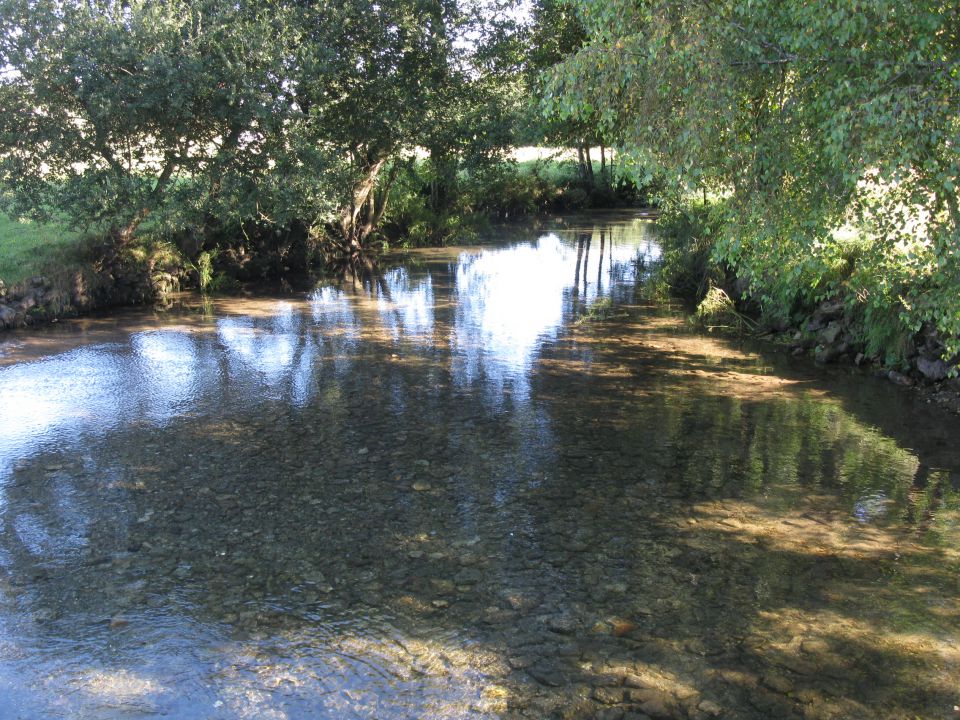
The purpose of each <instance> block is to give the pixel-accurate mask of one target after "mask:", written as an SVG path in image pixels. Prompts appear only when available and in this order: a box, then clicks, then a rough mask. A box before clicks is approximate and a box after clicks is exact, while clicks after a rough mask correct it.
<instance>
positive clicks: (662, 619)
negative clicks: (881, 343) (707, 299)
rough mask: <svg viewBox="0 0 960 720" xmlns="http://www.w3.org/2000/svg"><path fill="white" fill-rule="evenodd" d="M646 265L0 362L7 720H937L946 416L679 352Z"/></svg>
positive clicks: (321, 293) (959, 498) (123, 326)
mask: <svg viewBox="0 0 960 720" xmlns="http://www.w3.org/2000/svg"><path fill="white" fill-rule="evenodd" d="M658 254H659V249H658V247H657V244H656V229H655V226H654V225H653V224H651V223H650V222H649V221H647V220H644V219H642V218H634V217H630V216H628V215H624V214H606V215H598V216H592V217H591V216H580V217H569V218H558V219H554V220H551V221H548V222H544V223H541V225H539V226H536V227H534V226H532V225H530V226H513V227H510V228H505V229H502V230H501V231H499V232H498V233H497V234H496V237H495V238H494V239H492V240H490V241H489V242H487V243H484V244H482V245H478V246H476V247H464V248H444V249H436V250H424V251H417V252H413V253H410V254H409V255H408V256H405V257H403V258H395V259H393V260H389V261H387V262H386V263H385V264H384V266H383V273H382V277H381V278H379V279H377V280H375V281H372V282H371V281H366V282H357V283H345V284H341V285H319V286H317V287H316V288H315V289H313V290H311V291H309V292H303V293H289V294H286V295H283V296H276V297H272V296H257V297H245V296H244V297H236V298H219V299H213V300H204V299H203V298H200V297H198V296H185V297H184V298H182V300H181V301H180V302H179V303H178V304H177V306H176V307H174V308H172V309H170V310H168V311H165V312H155V311H143V310H140V311H126V312H120V313H116V314H113V315H110V316H108V317H99V318H88V319H84V320H76V321H65V322H61V323H59V324H57V325H52V326H49V327H46V328H39V329H36V330H33V331H31V332H29V333H11V334H9V335H8V336H6V337H5V338H2V339H0V718H4V719H6V718H24V719H28V718H29V719H30V720H34V719H37V718H78V719H79V718H83V719H85V720H86V719H90V718H96V719H100V718H111V719H112V718H124V719H129V718H148V717H150V718H152V717H157V716H166V717H176V718H257V719H270V720H274V719H275V720H287V719H289V720H293V719H296V718H311V719H312V718H337V719H339V718H377V719H388V718H389V719H392V718H477V719H480V718H484V719H487V718H550V717H555V718H566V719H569V720H574V719H579V718H584V719H586V718H598V719H600V720H617V719H623V720H626V719H630V718H633V719H635V720H639V719H640V718H644V717H649V718H696V719H701V718H702V719H706V718H711V717H723V718H757V719H759V718H890V719H891V720H892V719H893V718H907V717H909V718H953V717H955V714H956V713H955V706H957V705H960V491H958V478H960V442H958V441H960V420H958V418H956V417H953V416H950V415H946V414H943V413H942V412H941V411H939V410H936V409H935V408H933V406H931V405H927V404H924V403H923V402H922V400H921V399H919V398H918V397H917V396H916V395H915V394H913V393H911V392H910V391H907V390H904V389H902V388H895V387H892V386H890V385H889V384H888V383H883V382H881V381H879V380H875V379H872V378H870V377H868V376H867V375H865V374H863V373H861V372H859V371H854V370H852V369H849V368H834V369H823V368H817V367H815V366H813V365H812V364H811V363H810V362H809V361H808V360H804V359H794V358H791V357H789V356H787V355H786V354H784V353H778V352H775V351H772V350H771V349H770V348H768V347H766V348H765V347H763V346H757V345H752V344H750V343H747V342H738V341H735V340H732V339H724V338H722V337H718V336H715V335H711V334H709V333H703V332H700V331H697V330H695V329H693V328H691V327H690V326H688V325H687V324H686V323H685V321H684V318H683V314H682V313H680V312H678V311H677V310H676V309H673V308H671V307H669V306H668V305H666V304H663V303H657V302H653V301H651V300H648V299H647V298H648V293H646V292H644V280H645V279H646V276H645V272H646V268H648V267H649V266H650V264H651V263H653V262H655V261H656V259H657V257H658ZM638 258H640V259H641V261H640V262H638Z"/></svg>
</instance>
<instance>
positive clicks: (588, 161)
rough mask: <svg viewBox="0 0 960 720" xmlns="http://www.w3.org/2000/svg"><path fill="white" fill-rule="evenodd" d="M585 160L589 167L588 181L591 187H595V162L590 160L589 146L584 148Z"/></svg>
mask: <svg viewBox="0 0 960 720" xmlns="http://www.w3.org/2000/svg"><path fill="white" fill-rule="evenodd" d="M583 159H584V161H585V162H586V165H587V177H586V180H587V181H588V182H589V183H590V184H591V185H593V184H594V179H593V160H591V159H590V146H589V145H587V146H585V147H584V148H583Z"/></svg>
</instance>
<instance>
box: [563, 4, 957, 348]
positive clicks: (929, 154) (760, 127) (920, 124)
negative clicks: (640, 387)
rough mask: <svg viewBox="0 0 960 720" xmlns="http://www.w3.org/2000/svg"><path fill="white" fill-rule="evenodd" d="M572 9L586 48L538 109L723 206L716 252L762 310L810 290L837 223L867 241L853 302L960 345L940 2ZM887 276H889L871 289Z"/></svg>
mask: <svg viewBox="0 0 960 720" xmlns="http://www.w3.org/2000/svg"><path fill="white" fill-rule="evenodd" d="M576 6H577V9H578V13H579V17H580V18H581V20H582V22H583V23H584V25H585V27H586V28H587V34H588V40H587V42H586V43H585V45H584V47H583V48H582V49H581V50H580V51H579V52H577V53H576V54H575V55H572V56H570V57H568V58H567V59H566V60H564V61H563V62H562V63H560V64H559V65H558V66H557V67H556V68H555V69H554V70H553V71H552V72H551V77H550V83H549V92H548V101H549V103H550V105H551V107H552V109H553V110H555V111H557V112H560V113H561V114H562V115H563V116H565V117H570V118H574V119H580V120H592V121H596V122H598V123H599V124H600V125H601V126H602V127H603V128H606V129H607V131H608V132H614V133H616V134H617V135H618V136H620V137H622V138H623V139H624V142H625V144H626V146H627V147H628V149H629V150H630V151H631V152H632V155H633V158H634V160H635V161H636V163H637V165H638V166H641V167H642V166H648V165H649V164H650V163H651V162H652V163H654V164H655V165H656V166H659V167H662V168H664V169H666V171H667V173H668V176H669V177H670V178H671V179H672V180H673V181H674V186H675V189H676V190H677V192H678V193H679V192H680V191H683V190H690V189H694V188H703V187H709V188H710V189H712V190H713V191H714V192H715V193H717V194H719V195H722V196H726V197H728V198H729V207H730V210H731V212H730V213H729V215H728V225H727V230H726V232H725V234H724V235H723V237H722V238H721V239H720V242H719V245H718V248H719V253H720V255H721V256H722V257H723V258H724V259H725V260H728V261H729V262H731V263H733V264H735V265H737V266H738V269H739V270H740V272H741V273H742V274H743V275H745V276H746V277H747V278H748V279H750V280H751V282H752V286H753V290H754V292H755V294H756V295H757V297H758V298H759V299H760V300H761V302H763V303H764V304H765V305H766V306H767V307H772V308H779V310H780V312H785V311H787V310H789V307H790V303H791V299H792V298H794V297H796V295H797V291H798V286H799V285H800V283H801V279H802V280H803V282H805V283H806V284H807V285H808V286H809V287H816V286H817V283H818V282H819V278H821V277H823V276H824V274H825V273H824V270H823V268H822V267H820V266H818V263H820V265H822V264H823V263H822V257H823V255H822V253H819V250H818V249H819V248H822V247H825V246H826V245H829V244H830V243H831V242H832V238H833V237H834V233H835V231H836V230H837V228H838V226H840V225H842V224H844V223H854V224H856V225H857V226H858V227H861V228H863V229H864V230H865V231H867V232H869V233H870V234H871V236H872V237H876V238H878V239H879V240H880V241H879V242H877V243H874V244H872V245H871V246H870V253H871V254H872V257H869V258H861V261H860V262H861V263H867V264H868V265H869V267H870V268H872V270H871V274H872V281H873V285H872V286H870V287H867V285H866V284H864V285H863V287H862V289H863V293H861V296H862V298H865V299H863V300H862V302H863V303H866V305H867V307H868V308H869V306H870V303H872V302H877V303H880V302H889V303H891V308H888V309H890V310H891V312H893V314H896V313H897V312H899V313H900V316H901V318H902V319H903V321H904V322H905V323H906V324H908V325H909V326H911V327H919V325H920V324H921V323H923V322H933V323H935V324H936V325H937V326H938V327H939V328H940V329H941V330H942V331H944V332H945V334H949V335H951V336H953V337H958V336H960V300H958V299H957V293H956V287H957V284H958V281H960V263H958V259H957V255H958V254H957V252H956V250H957V247H958V221H960V216H958V211H957V200H956V182H957V178H958V175H960V134H958V133H960V125H958V112H957V108H958V107H960V17H958V12H960V11H958V8H957V7H956V6H955V5H951V4H949V3H944V2H937V1H935V0H920V1H918V2H912V3H898V2H892V1H891V0H858V1H857V2H841V1H840V0H833V1H831V2H826V3H808V2H803V1H802V0H723V1H722V2H718V3H703V2H693V3H688V2H679V1H677V0H644V1H641V2H633V1H632V0H631V1H630V2H627V1H626V0H576ZM893 266H896V267H897V268H899V270H898V272H900V273H901V277H898V278H895V279H893V280H891V282H890V283H889V284H888V285H887V286H886V287H882V286H881V283H880V282H879V277H878V276H879V275H880V274H881V273H889V270H890V268H891V267H893ZM884 268H886V270H884ZM861 280H862V281H863V282H864V283H867V282H868V280H870V278H866V277H864V278H861ZM891 288H893V289H892V290H891ZM829 291H830V288H824V287H819V288H818V289H817V292H818V293H820V292H829ZM931 293H932V294H934V295H936V296H937V299H936V300H935V301H933V302H931V301H930V300H929V297H930V295H931ZM896 304H899V309H897V308H894V307H893V305H896ZM878 308H879V306H878V307H876V308H874V310H878Z"/></svg>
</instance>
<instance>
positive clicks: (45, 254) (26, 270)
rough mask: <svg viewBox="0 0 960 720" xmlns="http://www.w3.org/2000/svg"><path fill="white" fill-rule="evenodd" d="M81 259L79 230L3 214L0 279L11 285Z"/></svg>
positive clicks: (1, 216) (0, 223) (77, 262)
mask: <svg viewBox="0 0 960 720" xmlns="http://www.w3.org/2000/svg"><path fill="white" fill-rule="evenodd" d="M80 262H81V252H80V237H79V235H78V234H77V233H75V232H72V231H70V230H68V229H67V228H65V227H63V226H62V225H55V224H50V225H38V224H37V223H34V222H29V221H28V222H20V221H17V220H13V219H11V218H9V217H7V216H6V215H3V214H0V280H3V281H4V282H5V283H6V284H7V285H8V286H12V285H16V284H17V283H19V282H21V281H23V280H26V279H28V278H30V277H33V276H35V275H43V274H45V273H48V272H49V271H50V270H51V269H56V270H61V269H63V268H67V267H71V266H74V265H77V264H79V263H80Z"/></svg>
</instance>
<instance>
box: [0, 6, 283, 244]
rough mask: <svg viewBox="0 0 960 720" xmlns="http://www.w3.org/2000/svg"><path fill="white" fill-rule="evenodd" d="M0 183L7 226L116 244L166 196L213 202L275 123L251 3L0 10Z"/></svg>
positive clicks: (260, 30) (267, 30)
mask: <svg viewBox="0 0 960 720" xmlns="http://www.w3.org/2000/svg"><path fill="white" fill-rule="evenodd" d="M0 23H2V25H0V66H5V67H7V68H8V70H7V71H6V74H5V75H4V77H3V80H2V82H0V104H2V106H3V107H4V113H3V114H2V115H0V184H2V186H3V187H4V188H5V189H6V190H7V192H8V193H9V196H8V198H7V199H8V202H9V205H10V207H11V208H12V210H13V211H14V212H15V213H17V214H23V215H30V216H33V217H38V218H41V219H42V218H45V217H49V216H50V215H53V214H62V215H65V216H66V218H67V219H68V220H69V221H70V222H71V223H72V224H73V225H75V226H90V225H95V226H100V227H103V226H106V227H107V228H109V230H110V233H111V234H112V235H113V236H114V237H115V238H116V239H117V240H118V241H119V242H120V243H121V244H123V243H126V242H128V241H129V240H130V239H131V238H132V236H133V234H134V232H135V231H136V229H137V228H138V226H139V225H140V224H141V223H142V222H143V221H144V220H145V219H146V218H147V217H148V216H149V215H150V214H151V213H152V212H154V211H156V210H158V209H160V208H164V207H165V206H166V205H167V204H168V202H169V199H170V196H171V190H172V189H173V188H174V187H175V186H176V185H177V184H178V183H180V182H189V183H190V184H191V186H192V189H193V191H194V192H200V193H207V194H216V192H217V191H218V187H219V185H220V183H221V180H222V178H223V176H224V174H225V173H227V172H229V171H231V169H233V168H234V167H235V166H236V165H237V162H238V160H239V159H240V158H241V156H245V157H247V158H250V157H252V156H255V155H256V154H257V153H258V151H259V149H260V148H259V146H260V144H261V142H262V140H263V138H264V137H265V136H266V134H267V131H268V128H269V127H270V126H271V124H272V123H274V122H275V110H276V107H275V104H274V100H275V98H276V97H277V95H278V92H277V85H278V83H279V82H280V80H281V79H280V78H279V77H278V75H277V74H276V59H277V55H276V49H277V47H278V40H277V32H276V28H275V22H274V21H273V19H272V18H269V17H266V16H265V15H264V14H263V13H262V12H261V11H260V10H259V9H258V7H257V6H256V5H255V4H248V3H245V2H240V3H236V2H221V1H218V0H202V1H200V2H183V1H181V0H158V1H154V0H149V1H147V0H125V1H124V2H113V1H111V0H97V1H94V0H89V1H86V2H71V1H70V0H31V1H24V0H2V2H0Z"/></svg>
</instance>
